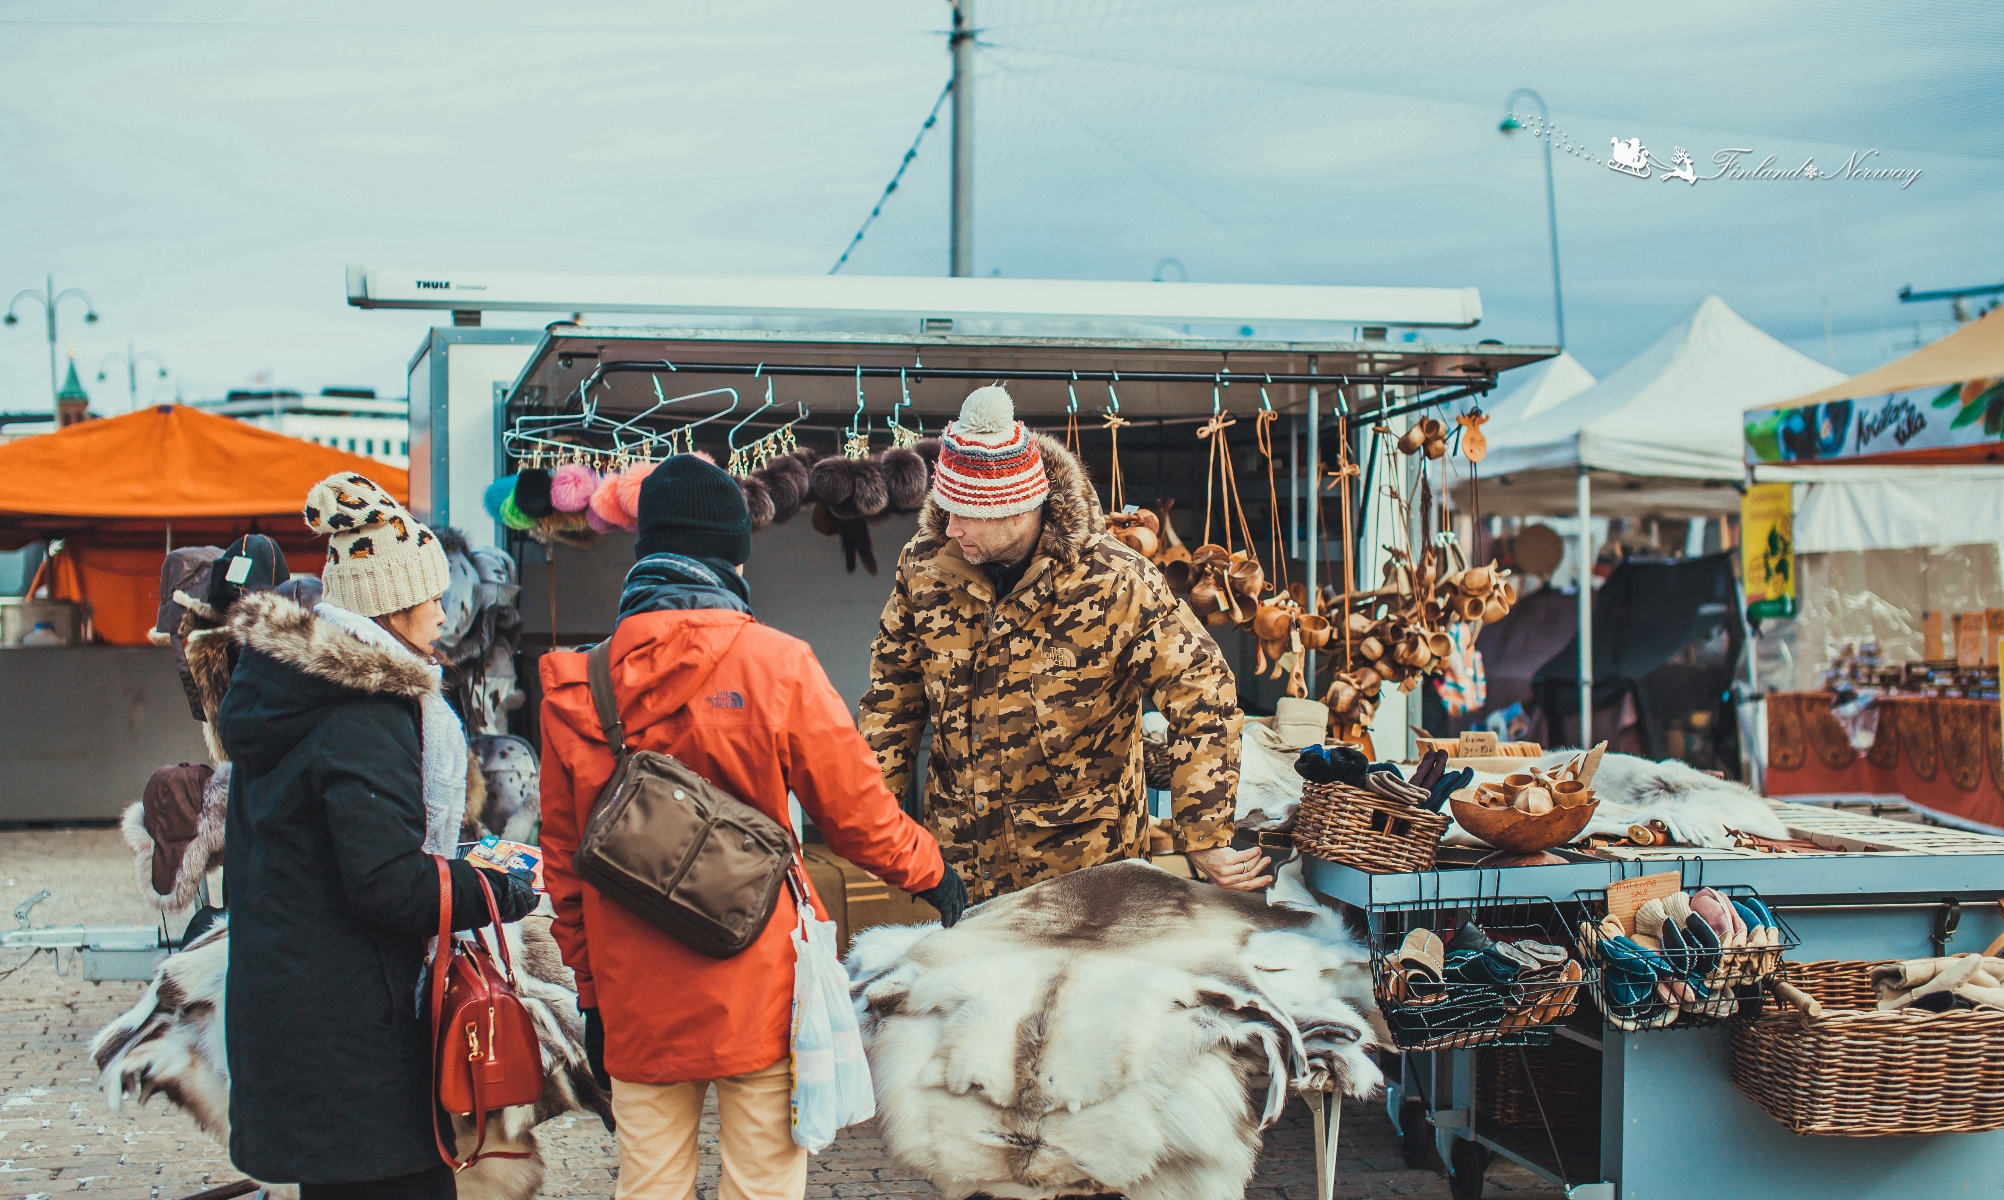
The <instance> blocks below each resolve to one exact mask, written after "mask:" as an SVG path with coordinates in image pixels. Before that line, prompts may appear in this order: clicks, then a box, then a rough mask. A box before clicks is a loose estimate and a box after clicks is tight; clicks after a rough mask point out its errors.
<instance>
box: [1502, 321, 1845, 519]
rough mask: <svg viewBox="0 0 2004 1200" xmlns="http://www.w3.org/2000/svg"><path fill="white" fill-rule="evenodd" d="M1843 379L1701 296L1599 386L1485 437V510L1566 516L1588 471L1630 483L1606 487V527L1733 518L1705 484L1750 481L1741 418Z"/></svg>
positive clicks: (1725, 492)
mask: <svg viewBox="0 0 2004 1200" xmlns="http://www.w3.org/2000/svg"><path fill="white" fill-rule="evenodd" d="M1843 378H1844V375H1843V374H1842V373H1841V372H1839V371H1835V370H1832V369H1831V368H1829V367H1826V366H1824V365H1823V364H1822V363H1819V362H1817V361H1816V360H1815V359H1812V358H1810V357H1808V356H1807V355H1804V354H1802V353H1800V352H1798V351H1796V350H1794V349H1791V348H1790V347H1788V346H1785V345H1783V344H1782V343H1781V342H1778V341H1776V340H1775V339H1774V338H1771V337H1769V336H1768V335H1767V334H1765V333H1763V332H1761V330H1760V329H1759V328H1758V327H1756V326H1755V325H1753V324H1752V323H1750V322H1749V321H1747V320H1746V319H1745V318H1744V317H1742V316H1740V315H1739V314H1738V313H1736V312H1734V311H1733V310H1732V309H1730V308H1728V307H1727V306H1726V302H1725V301H1723V300H1721V299H1719V298H1718V297H1717V296H1707V297H1705V298H1704V299H1703V300H1701V301H1699V302H1698V305H1697V307H1695V308H1693V309H1692V310H1691V311H1690V312H1689V313H1687V314H1685V316H1684V319H1683V320H1681V321H1679V322H1677V324H1675V325H1673V326H1671V327H1670V329H1669V330H1668V331H1666V332H1665V333H1664V334H1663V336H1662V337H1659V338H1657V339H1656V340H1655V341H1654V342H1653V343H1651V344H1650V345H1649V347H1648V348H1647V349H1645V350H1643V351H1642V353H1640V354H1638V355H1636V356H1635V357H1634V358H1632V359H1630V360H1629V361H1628V362H1627V363H1625V364H1623V365H1622V366H1621V367H1619V368H1617V369H1616V370H1614V371H1612V372H1610V373H1609V374H1608V376H1607V377H1606V378H1605V379H1602V380H1601V381H1600V382H1599V383H1596V384H1594V385H1593V386H1592V387H1590V388H1587V389H1586V390H1585V391H1582V392H1580V393H1579V394H1577V395H1575V396H1573V397H1572V398H1571V399H1569V400H1565V401H1563V402H1561V403H1558V404H1556V405H1553V406H1552V407H1549V408H1547V409H1545V410H1544V411H1543V412H1541V413H1539V414H1537V415H1534V416H1532V417H1530V418H1529V419H1527V420H1523V421H1520V422H1512V423H1505V424H1503V425H1502V427H1501V428H1497V427H1496V425H1494V424H1492V425H1491V426H1489V427H1487V428H1485V430H1484V432H1485V433H1487V434H1488V435H1489V456H1488V457H1487V458H1485V459H1484V460H1483V462H1482V478H1483V479H1484V481H1485V482H1494V483H1496V484H1499V485H1500V486H1494V487H1485V488H1484V489H1483V493H1482V499H1483V509H1484V511H1485V512H1493V513H1513V512H1514V513H1533V512H1543V513H1557V512H1562V511H1564V509H1563V508H1557V509H1555V508H1552V507H1550V504H1551V502H1552V501H1553V500H1556V499H1559V498H1561V497H1562V496H1564V493H1566V492H1570V491H1572V490H1573V487H1572V485H1573V483H1574V477H1575V475H1576V474H1577V473H1578V472H1579V471H1580V470H1582V469H1585V470H1588V471H1592V472H1595V473H1597V474H1598V473H1601V472H1607V473H1612V474H1618V475H1624V476H1629V477H1630V478H1629V479H1626V480H1620V481H1610V482H1612V483H1615V484H1616V494H1615V495H1612V496H1610V497H1609V500H1610V501H1612V502H1613V503H1612V504H1611V505H1609V506H1606V507H1604V509H1603V511H1604V512H1611V513H1612V514H1613V515H1635V516H1642V515H1648V514H1650V513H1663V514H1665V515H1685V514H1695V513H1702V512H1729V511H1734V510H1736V509H1737V508H1738V507H1739V498H1738V496H1737V495H1736V494H1735V493H1734V492H1733V491H1732V490H1731V489H1729V488H1723V487H1713V488H1704V487H1703V486H1702V481H1707V480H1710V481H1717V482H1722V483H1737V482H1739V481H1740V480H1742V479H1744V478H1745V477H1746V466H1745V453H1746V451H1745V440H1744V439H1745V433H1744V424H1745V422H1744V416H1743V414H1744V413H1745V412H1746V410H1747V409H1749V408H1759V407H1761V406H1762V405H1767V404H1773V403H1776V402H1778V401H1781V400H1784V399H1786V398H1788V397H1791V396H1799V395H1801V394H1802V393H1803V392H1805V391H1812V390H1814V389H1817V388H1821V387H1826V386H1828V385H1830V384H1832V383H1835V382H1837V381H1838V380H1841V379H1843ZM1540 476H1542V478H1540ZM1506 477H1507V478H1508V483H1502V481H1503V479H1504V478H1506ZM1686 481H1700V483H1699V485H1698V486H1695V487H1694V486H1693V485H1692V484H1691V483H1689V482H1686ZM1553 485H1556V487H1554V486H1553Z"/></svg>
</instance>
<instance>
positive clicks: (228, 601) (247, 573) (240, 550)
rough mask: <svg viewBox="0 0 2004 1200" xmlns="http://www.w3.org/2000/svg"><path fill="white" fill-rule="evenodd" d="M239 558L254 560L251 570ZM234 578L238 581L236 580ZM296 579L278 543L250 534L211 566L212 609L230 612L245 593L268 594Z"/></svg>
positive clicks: (210, 591) (231, 546)
mask: <svg viewBox="0 0 2004 1200" xmlns="http://www.w3.org/2000/svg"><path fill="white" fill-rule="evenodd" d="M239 558H247V559H249V560H250V565H249V566H248V567H246V566H242V565H239V564H238V563H237V560H238V559H239ZM232 576H234V577H235V578H234V579H233V578H232ZM290 578H292V572H291V571H290V570H288V569H287V568H286V565H285V552H284V551H283V550H280V549H279V548H278V543H277V542H274V541H272V540H271V539H270V538H268V537H266V536H265V535H263V534H261V533H247V534H245V535H244V536H242V537H240V538H238V539H237V540H236V541H234V542H231V543H230V548H229V549H227V550H225V551H223V556H222V557H221V558H219V559H217V560H216V561H215V562H214V563H212V564H210V566H209V594H208V596H207V597H205V598H206V599H207V600H208V602H209V607H210V608H213V609H215V610H216V611H217V612H219V613H226V612H228V611H230V605H232V604H235V603H236V602H237V601H238V600H239V599H240V598H242V596H243V595H244V593H245V592H268V591H270V590H271V589H273V588H275V587H277V586H278V585H279V584H281V583H284V582H285V581H286V580H288V579H290Z"/></svg>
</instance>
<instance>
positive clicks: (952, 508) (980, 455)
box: [932, 385, 1051, 520]
mask: <svg viewBox="0 0 2004 1200" xmlns="http://www.w3.org/2000/svg"><path fill="white" fill-rule="evenodd" d="M1050 494H1051V481H1050V478H1049V476H1047V475H1045V474H1044V463H1043V458H1042V455H1041V453H1040V451H1039V448H1038V445H1037V439H1036V437H1035V435H1033V434H1032V433H1031V432H1030V430H1029V427H1028V426H1026V425H1024V424H1023V423H1022V422H1021V421H1018V420H1017V419H1016V405H1015V402H1014V401H1013V400H1011V399H1010V398H1009V393H1008V392H1007V391H1006V390H1004V389H1003V388H1001V387H999V386H994V385H991V386H989V387H984V388H976V389H975V390H974V391H972V392H969V393H968V395H967V400H966V402H965V403H963V404H962V405H961V406H960V419H959V420H957V421H950V422H948V423H947V426H946V432H944V433H942V434H941V435H940V451H939V463H938V467H937V469H936V470H935V471H934V473H933V488H932V498H933V502H934V503H936V504H938V505H939V506H940V507H941V508H942V509H945V510H946V511H947V512H950V513H954V514H956V515H958V516H962V517H970V518H974V519H977V520H983V519H987V520H992V519H994V518H996V517H1013V516H1015V515H1016V514H1018V513H1026V512H1030V511H1031V510H1033V509H1037V508H1041V507H1043V504H1044V501H1045V500H1046V499H1048V498H1049V497H1050Z"/></svg>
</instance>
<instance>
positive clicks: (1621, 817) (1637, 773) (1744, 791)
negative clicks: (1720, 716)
mask: <svg viewBox="0 0 2004 1200" xmlns="http://www.w3.org/2000/svg"><path fill="white" fill-rule="evenodd" d="M1579 755H1580V752H1579V751H1577V750H1564V751H1559V752H1557V753H1554V754H1547V755H1545V756H1544V757H1543V758H1542V759H1540V760H1539V765H1540V766H1542V767H1544V768H1545V769H1547V770H1554V769H1556V768H1558V767H1561V766H1564V765H1565V764H1566V763H1569V762H1571V761H1572V760H1574V759H1575V758H1578V757H1579ZM1593 791H1594V798H1595V799H1597V800H1598V801H1599V802H1600V807H1599V808H1598V809H1596V810H1595V812H1594V820H1595V822H1596V823H1599V822H1602V821H1607V820H1615V821H1617V822H1618V823H1619V824H1620V825H1621V826H1623V827H1626V826H1627V825H1628V824H1630V823H1632V822H1633V821H1635V820H1638V819H1647V818H1649V817H1652V816H1662V817H1666V818H1668V819H1669V820H1671V821H1672V822H1673V823H1674V824H1676V825H1677V826H1678V828H1679V829H1681V830H1682V831H1683V832H1684V834H1685V835H1686V836H1687V837H1690V838H1691V839H1693V840H1694V841H1695V842H1696V844H1698V845H1703V846H1730V845H1732V844H1733V840H1732V837H1731V836H1730V835H1729V834H1728V833H1727V830H1730V829H1737V830H1739V831H1740V832H1742V833H1751V834H1756V835H1758V836H1760V837H1768V838H1776V839H1782V838H1786V837H1787V836H1788V829H1787V827H1785V826H1784V825H1782V823H1781V820H1780V818H1778V817H1776V816H1775V815H1774V810H1773V809H1772V808H1769V807H1768V803H1767V801H1766V800H1765V799H1763V798H1762V797H1761V796H1760V794H1759V793H1757V792H1755V791H1753V789H1751V788H1748V787H1744V786H1742V785H1740V784H1737V783H1732V782H1729V781H1727V780H1724V779H1714V778H1712V777H1711V776H1710V775H1707V774H1705V773H1704V772H1703V771H1699V770H1697V769H1695V768H1693V767H1690V766H1687V765H1686V764H1684V763H1681V762H1678V761H1677V760H1676V759H1665V760H1663V761H1662V762H1651V761H1649V760H1648V759H1646V758H1638V757H1636V756H1635V755H1633V754H1612V753H1610V754H1606V755H1603V756H1602V757H1601V760H1600V766H1599V768H1598V769H1596V770H1595V772H1594V777H1593Z"/></svg>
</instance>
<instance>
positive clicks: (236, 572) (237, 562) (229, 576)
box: [223, 554, 251, 583]
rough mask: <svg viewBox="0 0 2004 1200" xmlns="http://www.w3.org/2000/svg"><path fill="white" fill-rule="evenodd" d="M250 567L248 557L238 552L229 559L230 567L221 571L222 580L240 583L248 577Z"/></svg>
mask: <svg viewBox="0 0 2004 1200" xmlns="http://www.w3.org/2000/svg"><path fill="white" fill-rule="evenodd" d="M250 569H251V560H250V558H249V557H248V556H247V555H243V554H239V555H237V556H236V557H235V558H232V559H231V560H230V569H229V570H227V571H225V572H223V580H224V581H225V582H227V583H242V582H243V581H244V580H246V579H249V578H250Z"/></svg>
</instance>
